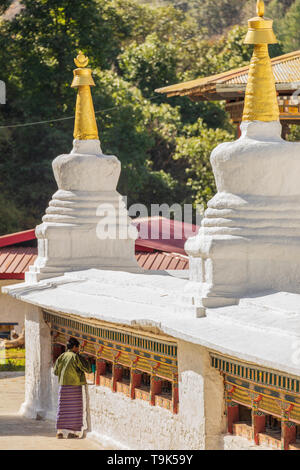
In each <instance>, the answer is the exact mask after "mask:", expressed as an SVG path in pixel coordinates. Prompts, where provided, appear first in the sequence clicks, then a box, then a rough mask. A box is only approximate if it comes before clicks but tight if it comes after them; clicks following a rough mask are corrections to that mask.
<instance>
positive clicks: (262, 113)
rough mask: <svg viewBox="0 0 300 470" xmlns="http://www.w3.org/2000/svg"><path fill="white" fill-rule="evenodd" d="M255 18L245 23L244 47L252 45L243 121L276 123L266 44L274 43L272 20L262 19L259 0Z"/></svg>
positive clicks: (261, 6)
mask: <svg viewBox="0 0 300 470" xmlns="http://www.w3.org/2000/svg"><path fill="white" fill-rule="evenodd" d="M256 11H257V17H255V18H251V19H250V20H249V21H248V33H247V35H246V38H245V41H244V42H245V44H254V51H253V55H252V59H251V62H250V67H249V74H248V83H247V87H246V94H245V104H244V112H243V118H242V120H243V121H266V122H270V121H278V120H279V108H278V101H277V92H276V86H275V79H274V75H273V70H272V65H271V60H270V56H269V50H268V44H274V43H276V42H277V40H276V37H275V34H274V32H273V20H270V19H269V18H265V17H264V12H265V5H264V2H263V0H257V4H256Z"/></svg>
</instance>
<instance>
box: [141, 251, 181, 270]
mask: <svg viewBox="0 0 300 470" xmlns="http://www.w3.org/2000/svg"><path fill="white" fill-rule="evenodd" d="M135 256H136V259H137V262H138V264H139V266H141V268H144V269H149V270H152V271H163V270H179V269H189V260H188V257H187V256H181V255H177V254H175V253H161V252H158V251H157V252H155V253H145V252H140V253H136V254H135Z"/></svg>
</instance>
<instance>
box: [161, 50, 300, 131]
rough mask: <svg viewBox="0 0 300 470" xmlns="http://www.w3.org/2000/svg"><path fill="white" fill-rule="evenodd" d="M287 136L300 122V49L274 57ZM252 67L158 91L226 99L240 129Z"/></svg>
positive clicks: (233, 119)
mask: <svg viewBox="0 0 300 470" xmlns="http://www.w3.org/2000/svg"><path fill="white" fill-rule="evenodd" d="M271 65H272V70H273V74H274V77H275V83H276V91H277V99H278V106H279V112H280V122H281V124H282V131H283V136H284V137H285V136H286V135H287V134H288V132H289V124H297V125H299V124H300V97H299V89H300V51H294V52H290V53H289V54H284V55H281V56H279V57H275V58H274V59H271ZM248 74H249V66H245V67H239V68H237V69H233V70H228V71H227V72H223V73H220V74H217V75H212V76H210V77H203V78H197V79H195V80H191V81H188V82H184V83H177V84H176V85H171V86H167V87H164V88H160V89H158V90H156V91H157V92H158V93H164V94H166V95H167V96H168V97H172V96H188V97H189V98H190V99H191V100H192V101H195V102H196V101H226V106H225V109H226V111H228V112H229V115H230V117H231V119H232V121H233V122H234V123H235V124H236V125H237V131H238V133H239V131H240V124H241V121H242V115H243V109H244V98H245V91H246V85H247V82H248Z"/></svg>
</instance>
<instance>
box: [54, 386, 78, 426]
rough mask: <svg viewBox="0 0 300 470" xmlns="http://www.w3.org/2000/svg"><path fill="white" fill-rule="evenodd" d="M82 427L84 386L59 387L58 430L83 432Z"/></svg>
mask: <svg viewBox="0 0 300 470" xmlns="http://www.w3.org/2000/svg"><path fill="white" fill-rule="evenodd" d="M82 427H83V404H82V386H81V385H61V386H60V387H59V397H58V411H57V421H56V429H67V430H68V431H81V429H82Z"/></svg>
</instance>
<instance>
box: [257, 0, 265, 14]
mask: <svg viewBox="0 0 300 470" xmlns="http://www.w3.org/2000/svg"><path fill="white" fill-rule="evenodd" d="M256 12H257V15H258V16H260V17H263V16H264V14H265V4H264V2H263V0H257V4H256Z"/></svg>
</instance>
